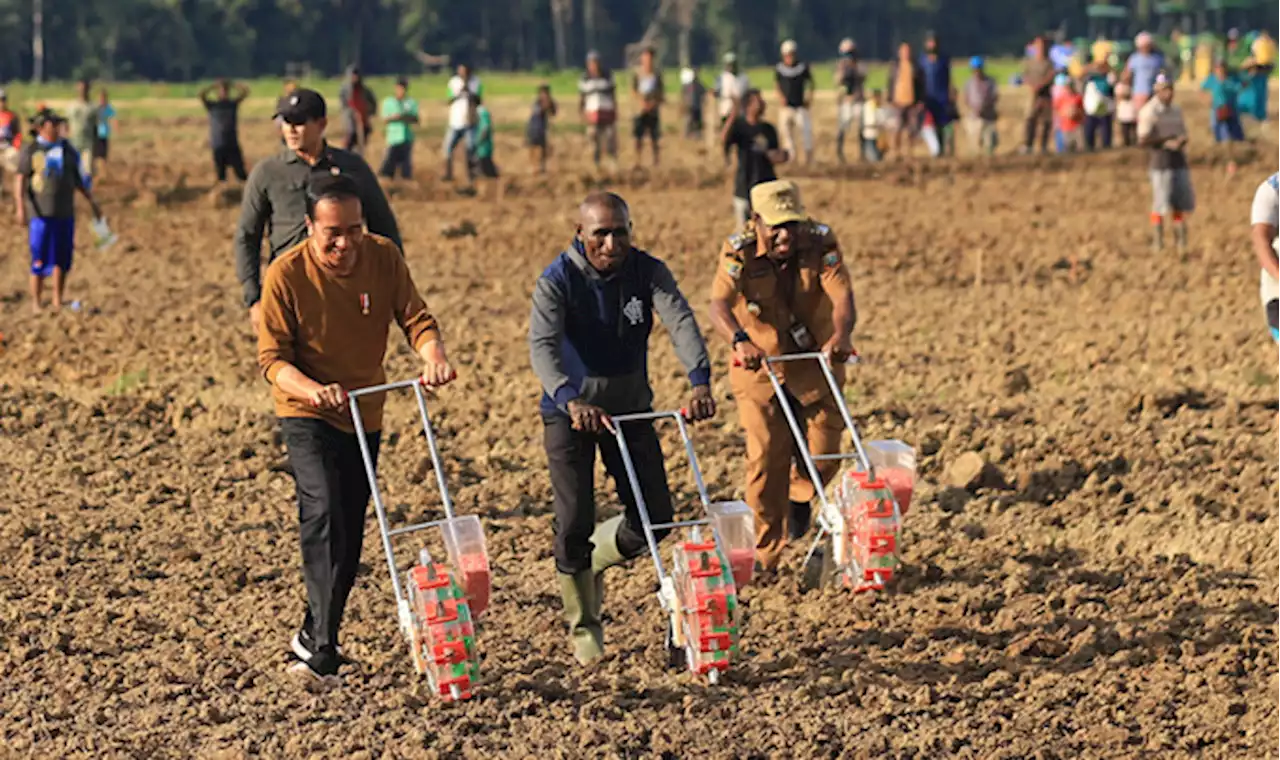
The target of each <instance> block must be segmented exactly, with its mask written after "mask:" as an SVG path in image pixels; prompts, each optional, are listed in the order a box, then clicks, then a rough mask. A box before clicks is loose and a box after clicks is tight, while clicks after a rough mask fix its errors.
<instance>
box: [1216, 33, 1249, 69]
mask: <svg viewBox="0 0 1280 760" xmlns="http://www.w3.org/2000/svg"><path fill="white" fill-rule="evenodd" d="M1249 47H1250V46H1249V45H1245V44H1243V40H1241V39H1240V30H1239V29H1236V28H1234V27H1233V28H1231V29H1228V30H1227V46H1226V50H1225V51H1224V52H1223V54H1222V58H1223V59H1225V60H1226V62H1227V66H1229V67H1231V68H1233V69H1239V68H1240V66H1241V64H1243V63H1244V59H1246V58H1248V57H1249V55H1250V53H1249Z"/></svg>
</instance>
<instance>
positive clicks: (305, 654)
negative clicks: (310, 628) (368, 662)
mask: <svg viewBox="0 0 1280 760" xmlns="http://www.w3.org/2000/svg"><path fill="white" fill-rule="evenodd" d="M289 649H290V650H292V651H293V656H294V657H297V658H298V659H299V660H301V661H303V662H311V660H312V658H314V657H315V656H316V653H317V651H318V650H317V649H316V643H315V640H314V639H312V638H311V634H309V633H307V632H306V631H298V632H297V633H295V634H293V640H292V641H290V642H289ZM334 649H335V650H336V651H337V653H338V661H339V662H340V663H342V664H344V665H347V664H350V661H349V660H348V659H347V658H346V655H344V654H343V653H342V647H334Z"/></svg>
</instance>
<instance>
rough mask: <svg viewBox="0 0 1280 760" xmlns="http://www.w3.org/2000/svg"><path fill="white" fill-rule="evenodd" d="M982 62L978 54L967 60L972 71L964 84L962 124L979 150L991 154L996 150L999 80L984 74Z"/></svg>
mask: <svg viewBox="0 0 1280 760" xmlns="http://www.w3.org/2000/svg"><path fill="white" fill-rule="evenodd" d="M985 63H986V62H985V61H983V60H982V56H980V55H975V56H973V57H972V58H970V59H969V71H970V72H971V73H970V76H969V80H968V81H966V82H965V83H964V104H965V109H966V111H967V114H966V116H965V127H966V131H968V132H969V136H970V137H971V138H972V139H973V141H974V147H976V148H977V150H978V152H979V153H985V154H986V155H988V156H990V155H992V154H994V153H995V152H996V145H997V143H998V142H999V139H1000V137H999V134H998V133H997V130H996V124H997V122H998V121H999V118H1000V115H999V113H998V112H997V110H996V109H997V106H998V105H999V102H1000V83H999V82H997V81H996V80H995V79H993V78H992V77H990V76H988V75H987V72H986V67H985Z"/></svg>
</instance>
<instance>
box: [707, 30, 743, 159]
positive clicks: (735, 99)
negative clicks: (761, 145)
mask: <svg viewBox="0 0 1280 760" xmlns="http://www.w3.org/2000/svg"><path fill="white" fill-rule="evenodd" d="M750 89H751V83H750V81H749V80H748V79H747V75H746V74H739V73H738V56H737V55H736V54H735V53H733V52H728V53H725V54H724V68H723V69H721V70H720V76H719V78H718V79H716V87H715V90H714V93H715V96H716V101H717V103H718V111H719V113H720V126H721V128H723V127H724V125H725V122H727V121H729V120H730V118H731V115H732V114H733V113H734V112H735V110H736V111H737V112H738V113H741V112H742V98H743V97H744V96H746V94H747V90H750ZM728 160H729V155H728V153H726V154H725V161H728Z"/></svg>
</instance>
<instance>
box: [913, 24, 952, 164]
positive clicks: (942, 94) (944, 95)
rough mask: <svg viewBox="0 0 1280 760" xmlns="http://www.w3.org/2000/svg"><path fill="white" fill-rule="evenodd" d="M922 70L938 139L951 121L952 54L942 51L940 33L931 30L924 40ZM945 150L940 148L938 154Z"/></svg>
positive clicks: (921, 60)
mask: <svg viewBox="0 0 1280 760" xmlns="http://www.w3.org/2000/svg"><path fill="white" fill-rule="evenodd" d="M920 71H921V73H922V74H923V77H924V108H925V112H926V113H927V114H928V115H929V116H930V117H931V120H932V121H933V127H934V129H935V130H936V132H937V135H938V139H939V140H941V139H942V135H943V130H945V129H946V127H947V125H948V124H950V123H951V118H952V109H951V92H952V88H951V56H949V55H947V54H946V53H943V52H942V49H941V47H940V45H939V42H938V35H937V34H935V33H933V32H930V33H929V34H928V36H927V37H925V40H924V55H923V56H921V57H920ZM943 152H944V151H942V150H939V151H938V155H941V154H942V153H943Z"/></svg>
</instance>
